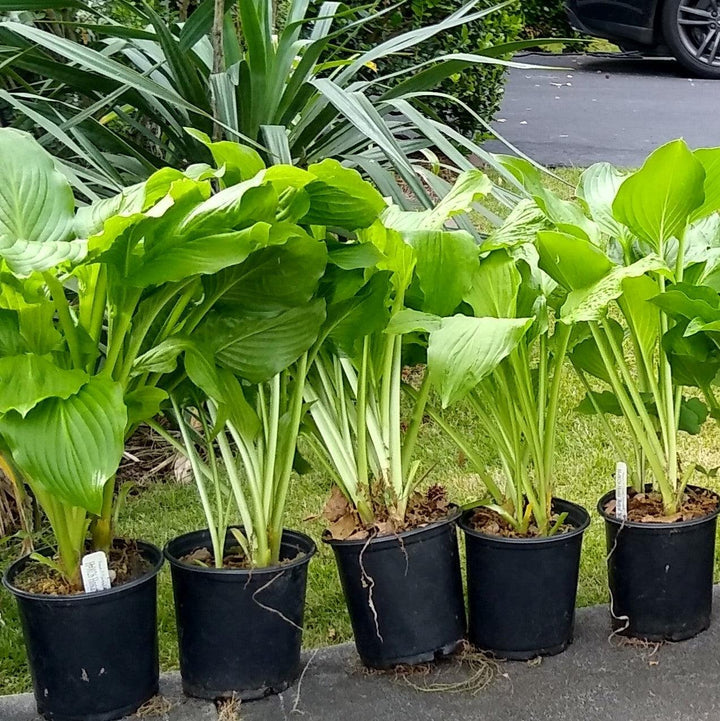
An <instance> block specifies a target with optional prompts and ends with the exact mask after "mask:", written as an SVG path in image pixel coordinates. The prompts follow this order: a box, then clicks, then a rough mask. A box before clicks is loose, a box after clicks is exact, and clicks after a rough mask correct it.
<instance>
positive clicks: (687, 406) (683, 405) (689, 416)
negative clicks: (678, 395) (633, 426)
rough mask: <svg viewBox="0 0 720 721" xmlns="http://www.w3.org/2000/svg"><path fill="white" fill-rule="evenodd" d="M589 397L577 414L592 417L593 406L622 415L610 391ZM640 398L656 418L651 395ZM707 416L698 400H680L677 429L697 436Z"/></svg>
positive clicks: (583, 401)
mask: <svg viewBox="0 0 720 721" xmlns="http://www.w3.org/2000/svg"><path fill="white" fill-rule="evenodd" d="M590 395H592V400H590V397H589V396H588V395H586V396H585V398H583V400H582V401H581V402H580V404H579V405H578V407H577V411H578V412H579V413H586V414H589V415H592V414H594V413H595V412H596V410H595V406H597V408H598V409H599V410H600V412H601V413H608V414H610V415H613V416H619V417H621V416H622V415H623V412H622V408H621V406H620V403H619V401H618V400H617V398H616V397H615V395H614V394H613V393H611V392H610V391H602V392H600V393H598V392H595V391H593V392H592V393H591V394H590ZM641 396H642V400H643V405H644V406H645V409H646V410H647V412H648V413H649V414H650V416H652V417H653V418H657V406H656V405H655V402H654V400H653V397H652V394H651V393H642V394H641ZM593 401H594V405H593ZM707 416H708V410H707V407H706V406H705V404H704V403H703V402H702V401H701V400H700V399H699V398H682V400H681V401H680V418H679V423H678V428H679V430H681V431H685V432H686V433H689V434H690V435H697V434H698V433H700V431H701V429H702V425H703V423H705V420H706V419H707Z"/></svg>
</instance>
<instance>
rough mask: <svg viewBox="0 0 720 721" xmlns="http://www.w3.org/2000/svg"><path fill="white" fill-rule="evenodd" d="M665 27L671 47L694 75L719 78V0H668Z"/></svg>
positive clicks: (674, 53) (666, 40)
mask: <svg viewBox="0 0 720 721" xmlns="http://www.w3.org/2000/svg"><path fill="white" fill-rule="evenodd" d="M713 13H715V14H714V15H713ZM662 29H663V35H664V38H665V42H666V43H667V45H668V47H669V48H670V51H671V52H672V54H673V55H674V56H675V58H676V59H677V61H678V62H679V63H680V64H681V65H682V66H683V67H684V68H685V69H686V70H688V71H689V72H690V73H691V74H692V75H693V77H697V78H712V79H720V2H714V1H713V0H665V2H664V3H663V8H662Z"/></svg>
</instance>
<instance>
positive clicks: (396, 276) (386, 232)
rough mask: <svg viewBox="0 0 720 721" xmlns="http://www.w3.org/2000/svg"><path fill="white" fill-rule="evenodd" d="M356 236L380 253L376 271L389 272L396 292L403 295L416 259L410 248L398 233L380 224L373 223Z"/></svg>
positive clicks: (410, 280)
mask: <svg viewBox="0 0 720 721" xmlns="http://www.w3.org/2000/svg"><path fill="white" fill-rule="evenodd" d="M358 235H359V237H360V239H361V240H363V241H368V242H370V243H372V244H373V245H374V246H375V247H376V248H377V249H378V250H379V251H380V252H381V253H382V256H383V257H382V259H381V260H379V261H378V263H377V267H378V269H379V270H389V271H390V272H391V273H392V283H393V286H394V287H395V290H396V292H397V293H399V294H402V293H405V291H406V290H407V288H408V287H409V285H410V283H411V282H412V278H413V272H414V270H415V263H416V258H415V251H414V250H413V249H412V247H411V246H410V245H408V244H407V243H406V242H405V241H404V240H403V237H402V235H401V234H400V233H398V232H397V231H396V230H391V229H390V228H386V227H385V226H384V225H383V224H382V223H380V222H376V223H374V224H373V225H372V227H370V228H367V229H366V230H363V231H361V232H360V233H358Z"/></svg>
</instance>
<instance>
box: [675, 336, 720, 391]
mask: <svg viewBox="0 0 720 721" xmlns="http://www.w3.org/2000/svg"><path fill="white" fill-rule="evenodd" d="M686 327H687V322H680V323H678V324H677V325H674V326H673V327H672V328H670V330H669V331H668V332H667V333H665V335H664V336H663V348H664V349H665V352H666V353H667V355H668V359H669V360H670V365H671V366H672V373H673V379H674V380H675V382H676V383H678V384H679V385H683V386H695V387H697V388H708V387H709V386H710V385H711V384H712V382H713V381H714V380H715V378H716V376H717V374H718V373H719V372H720V350H718V347H717V346H716V345H715V343H713V341H712V340H711V339H710V338H709V337H708V336H707V335H706V334H705V333H695V334H693V335H689V336H687V335H685V330H686Z"/></svg>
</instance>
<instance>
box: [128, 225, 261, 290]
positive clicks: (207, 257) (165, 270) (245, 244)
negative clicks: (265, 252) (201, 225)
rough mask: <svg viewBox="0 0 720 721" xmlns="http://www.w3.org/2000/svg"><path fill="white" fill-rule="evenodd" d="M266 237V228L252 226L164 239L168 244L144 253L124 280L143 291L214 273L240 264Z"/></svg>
mask: <svg viewBox="0 0 720 721" xmlns="http://www.w3.org/2000/svg"><path fill="white" fill-rule="evenodd" d="M269 236H270V226H269V225H268V224H267V223H256V224H255V225H253V226H252V227H250V228H246V229H244V230H237V231H233V232H230V233H222V234H219V235H209V236H202V237H200V238H193V239H190V240H183V239H182V238H174V239H170V238H168V239H167V240H168V241H170V242H165V243H163V244H162V246H155V247H153V248H152V249H151V250H150V251H148V252H147V253H146V255H145V258H144V259H143V263H142V266H141V267H140V268H139V269H138V270H137V271H136V272H134V273H132V274H131V275H130V276H129V277H128V282H129V283H130V284H132V285H135V286H137V287H141V288H144V287H147V286H149V285H159V284H161V283H167V282H169V281H176V280H184V279H185V278H187V277H189V276H192V275H196V274H208V273H217V272H218V271H219V270H222V269H223V268H227V267H228V266H232V265H237V264H238V263H242V261H243V260H245V259H246V258H247V257H248V256H249V255H250V253H252V251H253V250H255V249H256V248H259V247H262V246H264V245H266V244H267V242H268V239H269ZM173 241H174V242H173Z"/></svg>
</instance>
